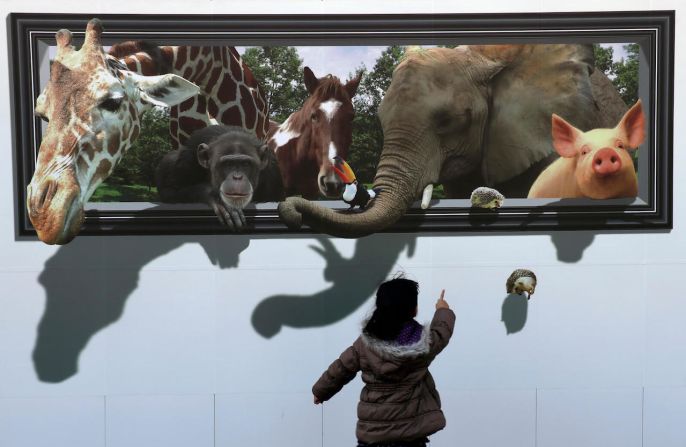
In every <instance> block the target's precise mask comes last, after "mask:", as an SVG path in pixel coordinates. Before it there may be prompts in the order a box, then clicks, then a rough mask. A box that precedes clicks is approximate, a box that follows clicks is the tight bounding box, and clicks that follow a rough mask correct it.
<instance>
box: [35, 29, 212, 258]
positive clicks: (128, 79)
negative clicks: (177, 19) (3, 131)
mask: <svg viewBox="0 0 686 447" xmlns="http://www.w3.org/2000/svg"><path fill="white" fill-rule="evenodd" d="M102 33H103V27H102V24H101V22H100V21H99V20H98V19H93V20H91V21H89V22H88V25H87V27H86V34H85V39H84V43H83V45H82V46H81V48H80V49H79V50H76V49H75V48H74V47H73V46H72V34H71V32H69V31H68V30H60V31H58V32H57V33H56V35H55V40H56V42H57V53H56V56H55V59H54V61H53V63H52V66H51V68H50V80H49V81H48V85H47V87H46V88H45V90H44V91H43V92H42V93H41V94H40V96H39V97H38V98H37V99H36V106H35V109H34V110H35V114H36V115H37V116H39V117H41V118H43V119H45V120H46V121H48V125H47V130H46V131H45V133H44V135H43V138H42V141H41V145H40V149H39V151H38V160H37V162H36V167H35V171H34V174H33V178H32V179H31V183H30V184H29V186H28V187H27V204H26V206H27V211H28V214H29V218H30V219H31V223H32V224H33V226H34V228H35V229H36V231H37V233H38V237H39V239H40V240H42V241H43V242H45V243H48V244H64V243H67V242H69V241H70V240H71V239H73V237H74V236H75V235H76V234H78V232H79V230H80V228H81V225H82V223H83V219H84V205H85V203H86V202H87V201H88V199H89V198H90V196H91V195H92V194H93V192H94V191H95V189H96V188H97V186H98V185H99V184H100V183H101V182H102V181H103V180H104V179H106V178H107V177H108V176H109V175H110V174H111V172H112V170H113V169H114V167H115V166H116V165H117V163H118V162H119V160H120V159H121V157H122V155H123V154H124V153H125V152H126V150H127V149H128V148H129V147H130V146H131V144H132V143H133V142H134V141H135V140H136V138H137V137H138V135H139V133H140V117H141V114H142V113H144V112H145V111H146V110H149V109H150V108H152V107H154V106H164V107H170V106H175V105H177V104H180V103H182V102H183V101H185V100H187V99H189V98H192V97H193V96H196V95H197V94H198V93H199V87H198V86H197V85H195V84H194V83H192V82H190V81H188V80H186V79H184V78H183V77H181V76H178V75H176V74H171V73H167V74H162V75H156V76H143V75H140V74H137V73H135V72H133V71H130V70H128V69H127V67H126V66H125V65H123V64H121V63H119V62H118V61H117V60H116V58H113V57H112V56H109V55H107V54H106V53H105V51H104V50H103V47H102V42H101V36H102Z"/></svg>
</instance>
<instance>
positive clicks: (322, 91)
mask: <svg viewBox="0 0 686 447" xmlns="http://www.w3.org/2000/svg"><path fill="white" fill-rule="evenodd" d="M312 97H313V98H314V99H317V100H319V101H322V100H326V99H329V98H337V99H344V100H350V97H349V95H348V91H347V90H346V89H345V86H344V85H343V83H342V82H341V80H340V79H338V77H337V76H334V75H327V76H325V77H323V78H321V79H319V85H318V86H317V89H316V90H315V91H314V94H313V95H312Z"/></svg>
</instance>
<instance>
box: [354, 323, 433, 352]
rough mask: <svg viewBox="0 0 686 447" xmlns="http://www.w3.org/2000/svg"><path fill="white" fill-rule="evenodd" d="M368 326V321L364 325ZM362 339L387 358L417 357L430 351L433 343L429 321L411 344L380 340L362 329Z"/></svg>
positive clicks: (371, 348)
mask: <svg viewBox="0 0 686 447" xmlns="http://www.w3.org/2000/svg"><path fill="white" fill-rule="evenodd" d="M364 326H366V321H365V322H364V324H363V326H362V327H364ZM360 339H361V340H362V342H363V343H364V344H365V346H367V347H368V348H369V349H370V350H371V351H373V352H375V353H376V354H378V355H379V357H382V358H386V359H393V358H395V359H406V358H417V357H421V356H422V355H426V354H428V353H429V346H430V344H431V330H430V326H429V324H428V323H426V324H424V325H423V327H422V334H421V337H420V338H419V340H418V341H417V342H415V343H412V344H409V345H401V344H400V343H398V342H396V341H387V340H380V339H378V338H376V337H373V336H371V335H368V334H366V333H365V332H364V331H362V334H361V335H360Z"/></svg>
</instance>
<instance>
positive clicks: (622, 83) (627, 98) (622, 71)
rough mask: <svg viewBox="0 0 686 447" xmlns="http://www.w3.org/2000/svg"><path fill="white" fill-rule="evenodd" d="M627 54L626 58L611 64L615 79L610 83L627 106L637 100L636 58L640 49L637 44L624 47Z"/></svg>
mask: <svg viewBox="0 0 686 447" xmlns="http://www.w3.org/2000/svg"><path fill="white" fill-rule="evenodd" d="M624 50H625V51H626V52H627V56H626V58H622V60H620V61H619V62H615V63H613V64H612V71H613V73H614V75H615V78H614V79H613V80H612V83H613V84H614V85H615V86H616V87H617V90H618V91H619V94H620V95H621V96H622V99H623V100H624V102H625V103H626V104H627V105H632V104H634V103H635V102H636V101H637V100H638V56H639V51H640V47H639V46H638V44H637V43H630V44H628V45H624Z"/></svg>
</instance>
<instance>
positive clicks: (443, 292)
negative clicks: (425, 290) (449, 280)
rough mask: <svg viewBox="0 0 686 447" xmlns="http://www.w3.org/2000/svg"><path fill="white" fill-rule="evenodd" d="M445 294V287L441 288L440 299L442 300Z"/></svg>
mask: <svg viewBox="0 0 686 447" xmlns="http://www.w3.org/2000/svg"><path fill="white" fill-rule="evenodd" d="M444 295H445V289H441V296H440V298H438V300H439V301H442V300H443V296H444Z"/></svg>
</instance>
